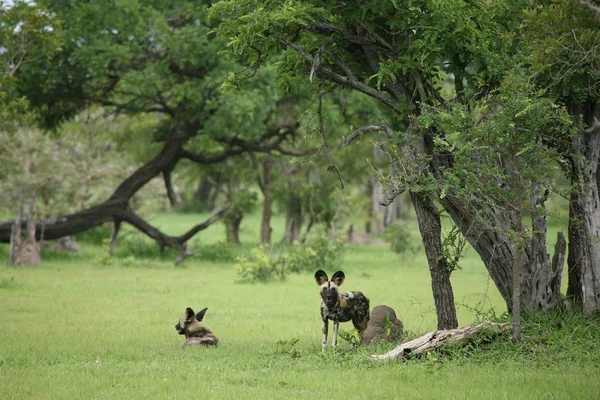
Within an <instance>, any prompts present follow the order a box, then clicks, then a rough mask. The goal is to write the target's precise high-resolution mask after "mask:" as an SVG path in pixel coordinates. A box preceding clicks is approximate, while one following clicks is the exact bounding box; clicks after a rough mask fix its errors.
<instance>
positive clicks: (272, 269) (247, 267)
mask: <svg viewBox="0 0 600 400" xmlns="http://www.w3.org/2000/svg"><path fill="white" fill-rule="evenodd" d="M280 264H281V261H280V260H278V259H276V258H274V257H273V256H272V255H271V254H269V253H267V251H266V250H265V247H264V246H260V247H256V248H254V249H252V250H251V251H250V254H249V255H247V256H240V257H238V258H237V259H236V266H237V273H238V275H239V276H240V278H241V280H242V282H269V281H271V280H273V279H275V278H276V277H277V276H279V278H280V279H283V278H284V277H285V275H284V274H283V273H284V272H283V270H282V269H281V267H280Z"/></svg>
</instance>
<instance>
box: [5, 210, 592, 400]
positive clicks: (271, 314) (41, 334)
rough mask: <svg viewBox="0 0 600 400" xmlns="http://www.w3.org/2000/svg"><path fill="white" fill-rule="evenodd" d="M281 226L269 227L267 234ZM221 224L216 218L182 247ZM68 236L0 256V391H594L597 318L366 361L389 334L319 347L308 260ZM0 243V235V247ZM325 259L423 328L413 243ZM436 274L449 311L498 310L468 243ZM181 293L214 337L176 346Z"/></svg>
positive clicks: (217, 234) (385, 395) (351, 283)
mask: <svg viewBox="0 0 600 400" xmlns="http://www.w3.org/2000/svg"><path fill="white" fill-rule="evenodd" d="M202 218H203V216H197V215H190V214H187V215H178V214H168V215H163V216H160V217H159V218H157V219H155V221H154V223H155V224H156V225H157V226H160V227H161V228H162V229H164V230H166V231H167V232H170V233H180V232H182V231H184V230H185V229H186V228H187V227H189V225H190V224H192V223H194V222H195V220H198V221H201V220H202ZM257 221H258V217H257V216H255V217H252V218H250V219H249V220H248V221H247V223H246V225H244V230H243V231H242V240H243V241H244V242H245V245H244V246H242V247H241V248H240V249H239V250H236V251H237V252H240V253H243V252H245V251H247V250H248V249H249V248H250V247H252V246H254V245H256V236H257V235H256V233H255V232H256V231H257V230H255V229H254V228H252V229H251V228H250V227H254V226H257V225H256V223H257ZM281 226H283V224H282V223H280V221H276V222H275V224H274V226H273V227H274V228H275V237H276V238H278V237H280V235H281V230H280V229H279V228H280V227H281ZM90 236H91V235H88V238H89V237H90ZM223 237H224V234H223V229H222V225H221V224H216V225H215V226H213V227H211V228H209V229H208V230H207V231H205V232H202V233H201V234H200V235H199V238H198V239H196V243H194V245H195V246H201V245H203V244H212V243H216V242H218V241H220V240H222V238H223ZM81 244H82V246H83V247H84V250H83V251H82V252H80V253H78V254H66V255H65V254H59V253H54V252H51V251H48V252H46V254H45V255H44V260H45V261H44V265H43V266H42V267H36V268H9V267H7V266H5V265H3V266H1V267H0V318H1V321H2V323H1V324H0V398H2V399H71V398H77V397H83V398H92V399H104V398H106V399H138V398H139V399H147V398H150V399H190V398H207V399H236V398H243V399H284V398H285V399H295V398H332V399H338V398H339V399H598V398H600V380H599V379H598V376H599V374H600V345H599V344H598V343H600V324H599V321H598V320H588V321H585V320H581V319H578V318H576V317H569V316H564V315H563V316H551V317H548V318H545V319H540V320H536V321H530V322H528V323H527V324H526V325H525V326H524V340H523V342H521V343H518V344H512V343H509V342H508V341H507V340H499V341H497V342H494V343H492V344H487V345H483V344H479V345H477V346H475V347H471V348H468V349H455V350H451V351H448V352H445V353H443V354H441V353H435V354H432V355H430V356H429V357H426V358H423V359H420V360H409V361H407V362H389V363H373V362H371V361H369V359H368V355H369V354H373V353H382V352H384V351H387V350H389V349H391V348H393V347H395V345H394V344H379V345H377V346H375V347H368V348H364V347H360V348H357V349H355V348H353V347H352V345H351V344H350V343H349V342H346V341H343V340H342V341H341V343H340V344H339V347H338V349H337V351H335V352H333V351H331V350H329V351H328V352H327V353H325V354H321V352H320V335H321V334H320V326H321V323H320V317H319V311H318V310H319V303H320V299H319V296H318V289H317V285H316V284H315V282H314V278H313V274H314V271H307V272H305V273H302V274H292V275H290V276H289V277H288V279H286V280H285V281H283V282H281V281H276V282H272V283H269V284H242V283H239V282H238V276H237V274H236V270H235V266H234V263H233V262H232V261H227V260H224V261H215V259H216V260H218V259H219V257H212V258H213V260H210V259H208V258H211V257H204V258H203V257H202V256H201V254H200V256H194V257H191V258H189V259H188V260H187V261H186V263H185V264H184V266H181V267H174V266H173V260H174V258H175V254H174V253H167V254H166V255H163V256H160V255H159V254H158V253H157V252H156V249H154V246H153V245H152V244H151V243H149V242H148V241H146V240H145V239H143V238H141V237H139V236H138V235H136V234H134V233H128V234H126V235H125V237H124V238H123V242H122V243H121V246H120V247H119V250H118V253H117V257H115V258H113V259H108V258H107V257H106V256H105V248H104V247H102V246H99V245H92V244H90V243H86V242H82V243H81ZM191 247H192V248H194V246H191ZM7 253H8V250H7V246H5V245H2V246H1V247H0V258H1V259H4V260H5V259H6V258H7ZM225 258H226V257H225ZM3 264H4V263H3ZM318 268H319V266H317V265H316V266H315V268H314V269H315V270H316V269H318ZM341 269H343V270H344V272H345V273H346V282H345V284H344V286H343V288H345V289H347V290H361V291H363V292H364V293H365V294H367V296H368V297H369V298H370V299H371V305H372V306H375V305H378V304H387V305H389V306H392V307H393V308H394V309H395V310H396V312H397V314H398V317H399V318H400V319H401V320H402V321H403V322H404V325H405V328H406V329H407V331H408V335H410V336H416V335H419V334H421V333H425V332H427V331H429V330H433V329H435V312H434V310H433V299H432V296H431V288H430V281H429V272H428V268H427V263H426V260H425V258H424V256H423V255H421V254H417V255H413V254H406V255H402V256H399V255H397V254H395V253H393V252H392V251H391V250H389V248H388V247H382V246H377V247H376V246H373V247H349V248H347V249H346V251H345V256H344V263H343V267H341ZM327 272H328V273H330V274H331V273H333V272H334V271H327ZM452 283H453V285H454V291H455V298H456V302H457V305H458V314H459V324H460V325H466V324H469V323H471V322H473V321H475V320H478V319H482V318H485V317H487V316H489V315H493V314H495V315H497V316H500V315H501V314H502V313H503V311H504V305H503V302H502V300H501V298H500V296H499V294H498V291H497V290H496V289H495V287H494V285H493V282H491V280H489V279H488V276H487V274H486V272H485V269H484V268H483V266H482V265H481V263H480V261H479V260H478V257H477V255H476V254H475V253H474V251H473V250H470V251H469V253H468V255H467V257H466V259H465V260H464V262H463V263H462V269H461V270H459V271H456V272H455V273H454V274H453V278H452ZM188 306H189V307H192V308H194V309H195V311H199V310H200V309H202V308H204V307H208V312H207V314H206V317H205V319H204V323H205V324H206V325H207V326H208V327H209V328H210V329H211V330H212V331H213V332H214V333H215V334H216V335H217V336H218V337H219V339H220V345H219V347H218V348H216V349H205V348H188V349H184V350H182V349H181V348H180V345H181V344H182V343H183V341H184V339H183V338H182V337H181V336H178V335H177V333H176V331H175V329H174V325H175V323H176V322H177V320H178V318H179V316H180V315H181V314H182V313H183V311H184V310H185V308H186V307H188ZM559 320H560V325H561V326H562V328H561V329H558V328H556V326H557V324H558V321H559ZM342 328H344V329H347V330H350V329H351V324H342ZM296 340H297V343H295V344H293V345H290V342H291V341H294V342H295V341H296Z"/></svg>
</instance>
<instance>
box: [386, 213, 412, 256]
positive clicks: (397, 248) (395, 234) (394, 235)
mask: <svg viewBox="0 0 600 400" xmlns="http://www.w3.org/2000/svg"><path fill="white" fill-rule="evenodd" d="M381 237H382V238H383V239H385V240H386V241H388V242H390V248H391V249H392V251H393V252H394V253H398V254H402V253H406V252H411V253H415V252H417V251H418V250H419V247H418V246H417V245H415V244H413V239H412V237H411V234H410V227H409V226H408V224H406V223H404V222H403V221H400V220H399V221H395V222H393V223H391V224H390V225H388V226H387V227H386V228H385V230H384V231H383V233H382V234H381Z"/></svg>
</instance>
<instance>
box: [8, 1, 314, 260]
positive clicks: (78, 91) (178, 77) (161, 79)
mask: <svg viewBox="0 0 600 400" xmlns="http://www.w3.org/2000/svg"><path fill="white" fill-rule="evenodd" d="M40 3H44V2H40ZM46 4H47V5H48V6H49V7H51V9H52V12H53V13H54V15H56V16H57V18H59V19H61V20H62V21H63V26H62V29H61V30H60V34H59V32H58V29H55V31H57V33H56V34H57V35H60V38H61V46H62V51H61V52H60V53H58V54H57V55H55V56H54V57H53V58H52V59H51V60H50V62H49V65H46V64H34V63H30V64H26V65H23V66H22V67H21V69H20V71H19V74H18V76H16V78H18V88H19V91H20V93H22V94H23V95H24V96H26V97H27V99H28V100H29V101H30V103H31V104H32V106H34V107H36V108H37V109H38V110H39V113H40V116H41V119H42V121H43V122H44V124H45V126H48V127H55V126H57V125H58V124H59V123H61V122H63V121H65V120H67V119H69V118H71V117H73V116H75V115H76V114H77V113H78V112H80V110H82V109H84V108H85V107H88V106H90V105H93V104H100V105H102V106H103V107H104V109H105V110H106V111H107V112H112V113H113V114H115V115H143V114H152V115H156V116H157V118H156V124H155V126H154V129H153V130H152V133H151V137H146V138H145V139H144V140H146V141H156V142H158V144H159V151H158V154H157V155H155V156H153V157H152V158H150V159H146V160H145V161H144V163H143V165H142V166H141V167H139V168H138V169H137V170H136V171H134V172H133V173H132V174H131V175H130V176H129V177H128V178H126V179H125V180H123V181H122V182H121V184H120V185H119V186H118V187H117V188H116V189H115V190H114V191H113V193H112V194H111V195H110V197H109V198H108V199H107V200H105V201H103V202H101V203H99V204H96V205H94V206H92V207H91V208H88V209H86V210H83V211H79V212H76V213H73V214H69V215H65V216H61V217H59V218H56V219H53V220H51V221H44V235H45V238H47V239H54V238H58V237H61V236H65V235H68V234H74V233H78V232H81V231H84V230H87V229H90V228H92V227H95V226H98V225H100V224H103V223H105V222H112V223H113V224H114V229H113V235H112V245H114V242H115V241H116V237H117V234H118V232H119V229H120V225H121V223H122V222H127V223H130V224H131V225H133V226H134V227H135V228H137V229H139V230H140V231H142V232H143V233H145V234H147V235H148V236H150V237H151V238H152V239H153V240H155V241H156V242H157V244H158V245H159V246H160V247H161V248H165V247H173V248H175V249H177V250H179V251H180V252H182V254H186V249H185V247H186V246H185V245H186V242H187V241H188V240H189V239H190V238H191V237H192V236H193V235H194V234H196V233H197V232H198V231H200V230H202V229H204V228H206V227H207V226H208V225H210V224H211V223H213V222H214V221H215V220H217V219H218V218H220V217H222V216H223V215H224V214H225V212H226V211H227V209H222V210H220V211H218V212H216V213H215V214H214V215H213V216H212V217H211V218H209V219H208V220H207V221H205V222H203V223H200V224H197V225H196V226H194V227H192V228H191V229H190V230H189V231H188V232H186V233H185V234H183V235H181V236H177V237H174V236H170V235H167V234H164V233H163V232H160V231H159V230H158V229H156V228H155V227H153V226H151V225H150V224H148V223H147V222H146V221H145V220H144V219H143V218H142V217H141V216H139V215H138V214H137V213H136V212H135V211H134V210H133V209H132V208H131V206H130V200H131V199H132V196H134V194H135V193H136V192H137V191H138V190H140V189H141V188H142V187H143V186H145V185H146V184H147V183H148V182H149V181H150V180H151V179H153V178H154V177H156V176H158V175H162V176H163V178H164V182H165V186H166V188H167V192H172V190H170V189H169V188H170V187H171V175H172V172H173V170H174V169H175V167H176V165H177V164H178V162H179V161H180V160H183V159H186V160H189V161H192V162H195V163H200V164H213V163H218V162H221V161H223V160H225V159H226V158H228V157H231V156H235V155H239V154H243V153H246V152H256V153H263V152H271V151H275V152H279V153H282V154H303V153H302V152H301V151H300V152H297V151H294V150H293V149H289V150H287V149H286V148H285V145H284V143H285V141H286V140H288V139H289V138H290V137H293V136H294V134H295V133H296V131H295V125H293V126H288V125H282V124H277V123H274V124H273V126H272V127H271V129H270V130H268V129H267V130H265V129H264V127H262V126H260V124H256V126H255V129H253V130H252V131H251V132H241V131H240V130H235V129H234V130H231V131H228V130H224V129H223V128H222V127H221V126H218V125H217V122H218V120H219V114H220V113H221V114H224V113H229V114H235V111H237V112H238V114H237V117H238V118H246V119H248V115H247V114H245V115H244V113H243V110H241V109H240V110H234V112H233V113H232V112H231V109H230V108H229V107H230V104H226V103H225V101H226V100H228V99H230V97H229V98H227V97H225V98H223V97H221V94H222V91H221V85H220V83H219V82H223V81H224V79H225V77H226V76H227V74H228V72H229V71H232V70H234V69H235V67H236V66H235V63H234V62H233V61H232V60H231V59H230V58H228V57H225V56H222V55H219V54H218V53H219V51H220V50H222V49H223V48H224V43H223V42H222V41H221V40H219V39H218V38H215V37H214V36H211V35H210V31H211V29H212V27H211V25H210V23H209V21H208V19H207V15H206V8H207V4H198V3H197V2H191V1H178V2H176V3H170V4H163V3H161V2H152V1H148V2H123V3H120V4H119V5H115V4H113V3H112V2H109V1H101V2H99V1H89V2H86V1H84V2H68V1H67V2H51V1H49V2H47V3H46ZM246 94H247V93H246ZM243 97H244V95H243V94H241V93H238V94H237V99H238V100H239V99H242V98H243ZM271 100H272V101H269V102H266V103H263V104H262V107H261V108H260V109H259V108H258V107H254V110H258V111H259V113H256V114H253V115H252V117H253V118H254V120H258V121H263V120H264V116H265V115H268V114H269V113H272V112H274V110H275V109H276V104H275V100H273V99H272V98H271ZM240 104H241V103H240V102H239V101H238V102H237V103H234V104H233V105H234V106H240ZM207 141H208V142H210V143H211V145H210V146H208V147H204V146H203V145H202V143H206V142H207ZM38 231H39V229H38ZM9 232H10V225H9V224H0V241H4V242H5V241H7V240H8V238H9V236H10V235H9Z"/></svg>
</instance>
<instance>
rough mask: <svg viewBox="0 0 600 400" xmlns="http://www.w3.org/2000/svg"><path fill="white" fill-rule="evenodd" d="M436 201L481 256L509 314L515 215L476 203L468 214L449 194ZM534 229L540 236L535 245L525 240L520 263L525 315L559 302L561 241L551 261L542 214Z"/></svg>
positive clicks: (543, 214)
mask: <svg viewBox="0 0 600 400" xmlns="http://www.w3.org/2000/svg"><path fill="white" fill-rule="evenodd" d="M439 201H440V202H441V203H442V204H443V206H444V208H445V210H446V211H448V214H450V216H451V217H452V219H453V220H454V222H455V224H456V225H457V226H458V227H459V228H460V230H461V232H462V233H463V235H465V237H466V238H467V240H468V241H469V243H470V244H471V246H473V249H475V251H477V253H478V254H479V256H480V257H481V260H482V261H483V263H484V265H485V267H486V269H487V270H488V272H489V274H490V277H491V278H492V280H493V281H494V284H495V285H496V287H497V288H498V291H499V292H500V295H501V296H502V298H503V299H504V301H505V302H506V305H507V308H508V311H509V312H512V294H513V289H512V265H513V261H514V254H513V253H514V249H515V243H514V242H515V240H514V239H513V238H511V237H509V236H508V234H507V233H508V232H513V231H514V230H515V221H514V213H510V212H508V211H507V210H502V209H494V208H491V207H489V206H488V205H485V206H484V205H478V204H475V203H471V204H470V205H469V206H470V211H468V212H467V211H466V210H468V209H469V208H467V207H466V205H465V204H464V203H463V202H462V201H461V200H460V199H458V198H457V197H455V196H454V195H453V194H452V193H450V192H449V193H446V196H444V198H441V199H439ZM532 201H534V200H533V199H532ZM534 202H535V203H536V204H537V205H538V206H537V208H542V209H543V202H540V199H537V200H535V201H534ZM537 208H536V209H537ZM475 211H477V212H479V213H480V214H481V215H480V216H479V217H477V218H475V217H474V215H475ZM533 229H534V232H535V233H536V235H540V236H536V239H535V242H532V241H531V240H525V242H524V245H523V246H524V253H523V254H522V260H521V265H522V266H523V268H524V271H523V273H522V278H521V279H522V280H521V282H522V285H521V290H522V292H521V300H522V303H521V305H522V307H523V311H524V312H526V313H539V312H547V311H551V310H553V309H554V307H555V306H556V305H557V304H559V303H560V301H561V299H562V297H561V294H560V290H559V289H560V277H561V274H560V273H561V272H562V268H563V267H562V260H564V251H565V249H564V247H563V246H562V245H561V240H563V241H564V238H562V239H561V237H562V236H561V234H559V236H558V239H557V246H556V250H557V251H558V253H556V252H555V256H554V260H553V261H551V260H550V256H549V255H548V253H547V252H546V242H545V237H546V221H545V212H543V213H542V215H541V216H538V217H536V219H535V226H534V228H533ZM561 251H562V253H560V252H561Z"/></svg>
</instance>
